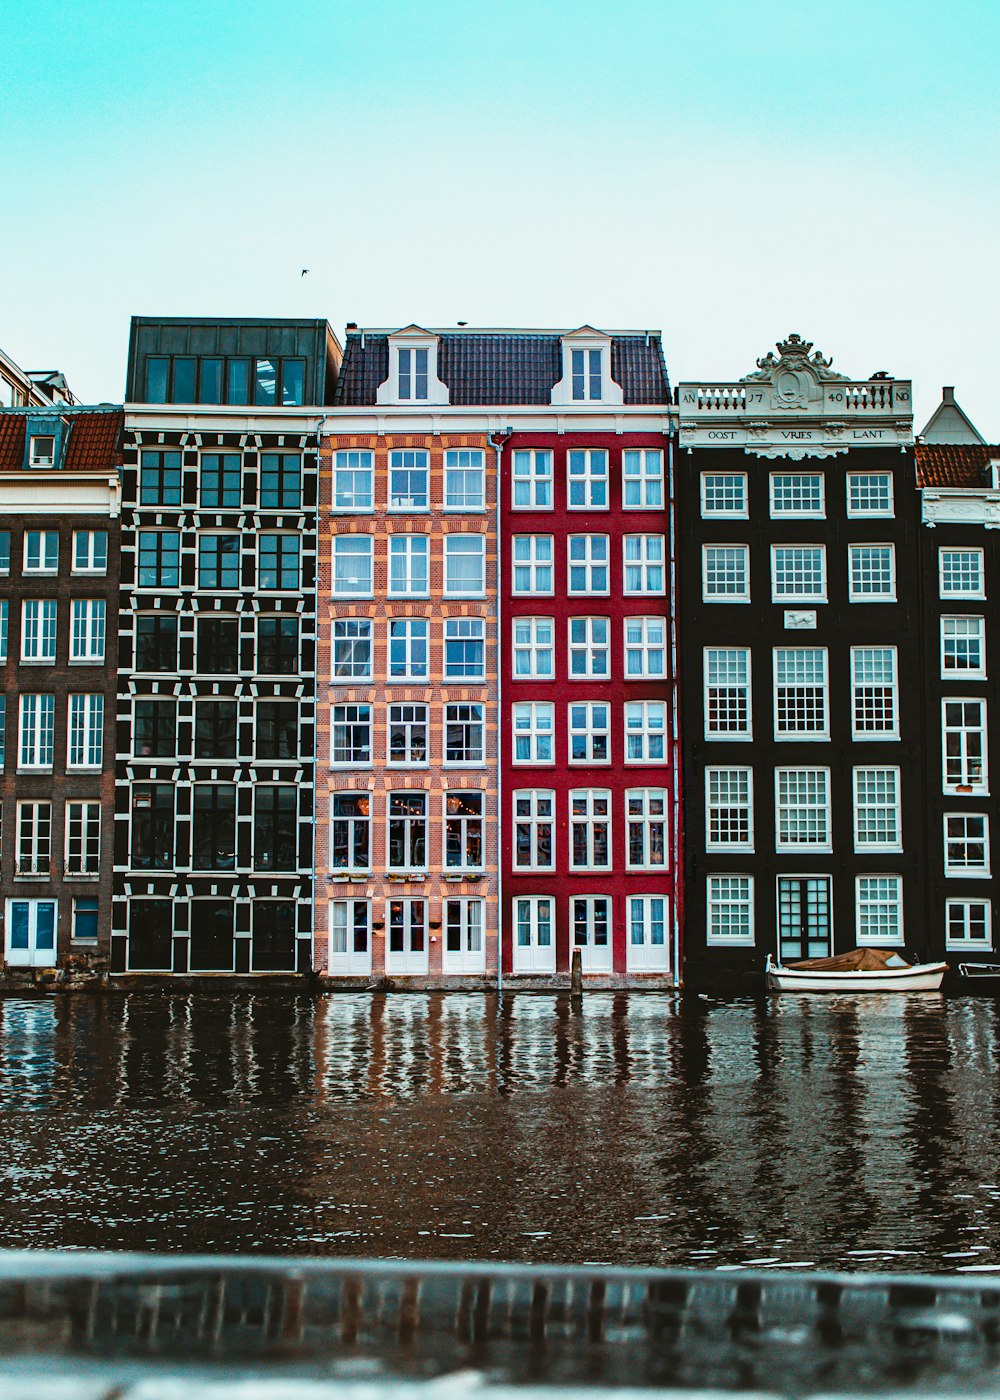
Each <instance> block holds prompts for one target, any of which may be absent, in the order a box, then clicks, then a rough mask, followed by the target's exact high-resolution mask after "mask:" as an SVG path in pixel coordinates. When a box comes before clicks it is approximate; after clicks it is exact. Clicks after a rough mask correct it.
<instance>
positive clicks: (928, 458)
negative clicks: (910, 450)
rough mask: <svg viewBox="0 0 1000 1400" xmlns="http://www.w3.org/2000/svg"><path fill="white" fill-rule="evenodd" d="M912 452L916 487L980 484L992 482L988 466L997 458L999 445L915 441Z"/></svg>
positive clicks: (970, 485)
mask: <svg viewBox="0 0 1000 1400" xmlns="http://www.w3.org/2000/svg"><path fill="white" fill-rule="evenodd" d="M915 454H916V462H917V485H918V486H965V487H977V486H978V487H982V486H988V485H991V484H992V480H991V477H990V472H989V465H990V462H991V461H997V460H998V459H1000V447H990V446H989V445H988V444H986V445H983V444H981V443H978V442H977V443H943V442H941V443H939V442H934V443H931V442H918V443H917V444H916V448H915Z"/></svg>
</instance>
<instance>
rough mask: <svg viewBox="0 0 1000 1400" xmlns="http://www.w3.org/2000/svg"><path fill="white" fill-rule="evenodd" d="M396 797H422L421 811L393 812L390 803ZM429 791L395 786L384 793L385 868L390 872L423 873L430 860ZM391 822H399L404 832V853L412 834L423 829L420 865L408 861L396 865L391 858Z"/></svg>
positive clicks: (411, 845) (408, 846)
mask: <svg viewBox="0 0 1000 1400" xmlns="http://www.w3.org/2000/svg"><path fill="white" fill-rule="evenodd" d="M396 797H403V798H406V799H409V798H412V797H420V798H422V799H423V812H417V811H414V812H393V810H392V803H393V799H394V798H396ZM429 811H430V793H428V792H425V791H423V790H422V789H418V788H395V789H393V790H392V791H391V792H388V793H387V794H386V803H385V868H386V870H388V871H389V872H390V873H391V874H394V875H397V874H399V873H400V872H402V871H406V872H407V873H411V874H419V875H421V876H423V875H425V874H426V872H427V866H428V864H429V860H430V849H429V848H430V820H429ZM393 822H401V823H402V828H403V834H404V843H403V844H404V846H405V851H404V854H406V855H408V854H409V852H410V850H411V849H412V847H413V844H414V840H413V838H414V834H415V833H416V832H417V831H419V830H420V829H421V828H422V829H423V836H424V859H423V864H422V865H411V864H410V863H409V862H408V861H404V862H403V863H402V864H399V865H396V864H394V863H393V860H392V842H391V837H390V833H391V831H392V825H393Z"/></svg>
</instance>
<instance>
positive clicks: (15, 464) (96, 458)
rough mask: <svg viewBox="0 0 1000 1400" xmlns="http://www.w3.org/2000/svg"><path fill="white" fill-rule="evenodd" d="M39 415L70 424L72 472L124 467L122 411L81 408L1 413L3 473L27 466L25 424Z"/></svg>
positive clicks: (69, 468)
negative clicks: (92, 410)
mask: <svg viewBox="0 0 1000 1400" xmlns="http://www.w3.org/2000/svg"><path fill="white" fill-rule="evenodd" d="M39 416H45V417H49V418H52V417H59V418H63V419H65V420H66V422H68V423H69V425H70V430H69V441H68V443H67V446H66V462H65V464H64V468H63V470H65V471H68V472H107V471H117V469H118V468H119V467H120V466H121V461H122V452H121V442H122V429H123V427H124V425H125V415H124V413H121V412H117V413H116V412H107V411H104V412H100V411H99V412H89V413H88V412H87V411H86V410H83V411H82V412H81V411H80V410H78V409H68V410H63V411H62V412H60V411H59V410H51V411H49V410H46V411H45V413H44V414H40V413H39V411H38V410H35V412H33V413H31V412H29V413H23V412H19V411H17V410H13V411H10V412H2V413H0V471H5V472H10V471H20V470H21V467H22V466H23V465H24V434H25V425H26V424H27V422H28V420H29V419H31V418H37V417H39Z"/></svg>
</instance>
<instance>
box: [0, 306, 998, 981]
mask: <svg viewBox="0 0 1000 1400" xmlns="http://www.w3.org/2000/svg"><path fill="white" fill-rule="evenodd" d="M57 381H58V384H61V385H62V387H63V388H64V387H65V386H64V382H63V381H61V380H60V379H59V377H58V376H47V377H46V380H45V386H47V391H48V392H49V393H50V394H51V393H52V392H54V391H53V389H52V385H53V384H56V383H57ZM26 384H29V385H30V382H29V381H26ZM34 392H35V395H36V397H35V399H34V400H32V404H33V406H30V407H23V408H18V409H10V410H6V411H3V412H0V455H2V462H0V515H2V516H3V519H2V520H0V525H2V526H3V527H4V528H2V529H0V621H2V623H3V625H4V644H5V650H4V652H3V653H2V655H3V660H2V661H0V664H3V665H5V666H6V671H5V678H6V685H5V704H6V716H7V722H6V726H5V733H6V736H7V757H6V762H5V765H4V770H3V814H4V815H5V816H6V819H7V822H6V832H5V833H4V838H5V839H4V840H3V841H2V843H0V852H2V856H0V859H2V864H0V879H2V883H3V894H4V899H3V918H4V949H5V959H6V961H7V963H8V964H10V965H12V966H17V965H22V966H24V965H26V966H40V965H41V966H44V965H52V964H53V963H54V962H56V960H57V959H58V960H66V959H67V958H69V959H70V960H71V961H77V962H84V961H88V960H89V961H94V960H96V961H98V962H101V961H103V960H104V959H108V960H109V966H110V970H111V973H112V974H113V975H114V976H115V977H122V978H128V977H133V976H135V977H139V976H149V975H158V976H167V975H169V976H173V977H187V976H195V975H196V976H205V975H216V974H229V975H231V976H232V975H243V976H274V975H276V974H277V975H284V976H289V975H304V974H308V973H310V972H314V973H316V974H317V975H318V976H319V977H320V978H321V979H322V980H323V983H324V984H325V985H331V986H335V985H345V986H349V985H355V986H362V987H363V986H369V985H384V979H389V980H391V982H392V983H394V984H396V985H410V986H421V985H424V986H426V985H430V986H438V987H447V986H482V985H494V984H495V983H496V981H497V980H498V979H502V980H503V981H504V982H505V983H507V982H510V983H516V984H518V985H522V986H529V987H530V986H548V985H552V984H553V982H555V983H557V984H558V983H560V982H562V981H564V980H565V978H566V977H567V975H568V970H569V967H570V962H571V957H572V953H573V951H574V950H575V949H578V950H579V951H580V954H581V961H582V966H583V971H584V973H585V975H587V976H588V978H589V979H590V982H591V985H627V984H632V983H640V984H644V985H671V984H676V983H677V982H679V981H680V980H681V979H682V976H683V978H684V979H686V980H687V981H688V982H689V983H691V984H697V985H709V986H711V985H724V984H732V983H740V982H741V981H745V982H750V983H752V982H754V981H756V980H757V979H759V977H760V972H761V968H762V964H763V958H764V955H765V954H766V953H767V952H768V951H771V952H780V953H781V954H782V956H784V957H786V958H789V959H790V958H793V957H800V956H810V955H817V954H820V953H824V952H827V951H829V950H831V949H834V950H840V949H843V948H845V947H849V946H853V945H854V944H855V943H858V942H860V943H864V942H868V943H872V944H875V945H878V946H906V947H908V948H910V949H912V950H913V951H914V952H917V953H919V954H940V953H942V952H945V951H946V952H947V954H948V956H949V957H951V958H952V960H953V961H955V960H958V957H959V956H962V957H968V958H972V959H974V958H975V957H977V956H979V957H981V958H982V957H988V956H989V955H990V953H991V952H992V946H993V945H992V898H991V894H990V891H991V870H990V861H989V803H988V798H989V789H988V773H989V767H990V763H989V758H990V752H989V751H990V738H989V729H988V716H987V710H988V705H989V691H990V680H989V673H988V670H987V647H988V644H989V643H988V632H989V630H990V627H991V617H990V611H989V608H988V606H987V604H988V602H989V588H990V579H991V578H995V576H996V574H995V570H994V569H992V567H991V566H992V563H993V554H992V550H991V546H990V541H991V540H992V539H993V536H992V534H990V533H989V531H990V530H991V527H992V526H993V524H994V523H995V518H996V517H997V515H998V512H1000V494H998V493H997V485H996V482H995V480H994V477H993V475H992V474H991V473H993V472H994V465H992V464H993V463H994V460H995V458H997V457H1000V452H994V450H993V449H990V448H989V447H988V446H987V445H986V444H985V443H983V441H982V439H981V438H980V437H979V434H978V433H977V432H976V430H975V429H974V428H973V427H972V425H971V424H969V423H968V420H967V419H965V418H964V415H962V414H961V410H960V409H958V407H957V405H956V404H954V402H953V396H952V397H951V398H948V396H947V395H946V401H945V403H944V404H943V405H942V408H941V409H940V410H939V411H938V413H937V414H936V415H935V417H934V419H932V421H931V423H930V424H928V427H927V430H926V433H925V435H924V440H918V441H917V443H916V445H915V444H914V438H913V424H912V406H911V397H910V385H909V384H908V383H907V382H905V381H900V380H895V379H893V378H891V377H890V376H889V375H887V374H875V375H873V376H872V377H870V378H869V379H864V380H852V379H848V378H846V377H845V376H844V375H842V374H841V373H840V372H839V371H838V370H837V369H835V368H834V367H833V365H832V364H831V362H830V361H829V360H827V359H826V358H825V357H824V356H823V355H822V354H820V353H819V352H814V350H813V347H812V345H810V344H808V343H806V342H803V341H802V340H801V339H800V338H799V337H798V336H791V337H789V338H788V340H786V341H782V342H780V343H779V345H778V346H777V354H775V353H773V352H772V353H770V354H768V355H766V356H765V357H764V358H762V359H761V360H759V361H758V362H757V367H756V369H755V370H754V371H752V372H750V373H749V374H747V375H746V376H744V377H743V378H742V379H740V380H738V381H735V382H731V383H713V382H711V381H702V382H698V383H681V384H680V385H679V386H678V388H677V389H676V390H672V389H671V387H670V385H669V383H668V379H667V373H666V367H665V362H664V356H663V350H662V345H661V340H660V336H659V333H658V332H651V331H631V332H607V333H606V332H602V331H598V330H595V329H594V328H592V327H589V326H585V327H582V328H580V329H579V330H576V331H557V330H552V331H527V330H500V331H497V330H472V329H469V328H467V327H457V328H452V329H447V330H428V329H426V328H423V327H419V326H415V325H411V326H407V327H404V328H402V329H362V328H359V327H357V326H354V325H350V326H348V328H347V333H346V336H345V339H344V342H343V344H341V342H340V341H339V340H338V338H337V337H336V336H335V335H334V333H333V331H332V330H331V328H330V326H329V325H328V324H327V323H326V322H325V321H281V322H278V321H237V320H233V321H212V320H205V319H186V320H180V319H169V320H163V319H149V318H136V319H135V320H134V321H133V325H132V336H131V342H130V351H129V364H128V381H127V392H126V400H127V401H126V403H125V405H124V407H123V408H118V409H114V408H108V407H107V406H104V407H102V408H101V409H100V410H94V409H82V408H79V407H77V406H75V405H74V404H73V403H72V402H71V396H69V395H68V391H66V396H65V398H64V400H63V402H62V403H57V404H55V405H53V404H52V403H51V402H46V401H45V400H44V399H42V398H41V392H42V391H41V390H40V389H39V388H38V385H37V384H36V385H35V389H34ZM25 393H27V389H26V390H25ZM949 393H950V391H949ZM22 402H26V400H22ZM46 521H47V522H48V528H46ZM8 525H9V527H10V528H9V529H8V528H6V527H7V526H8ZM53 527H54V528H53ZM7 537H9V544H8V545H7V555H8V558H7V574H6V577H3V575H2V570H3V567H4V561H3V551H4V544H5V539H6V538H7ZM8 641H9V646H7V642H8ZM998 644H1000V643H998ZM993 767H994V771H1000V769H998V768H997V766H996V764H995V763H994V765H993Z"/></svg>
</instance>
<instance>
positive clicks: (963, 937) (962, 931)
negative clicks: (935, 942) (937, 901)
mask: <svg viewBox="0 0 1000 1400" xmlns="http://www.w3.org/2000/svg"><path fill="white" fill-rule="evenodd" d="M944 919H945V947H946V948H956V949H959V950H961V949H964V948H969V949H975V948H983V949H990V948H992V947H993V906H992V905H991V903H990V901H989V900H988V899H946V900H945V902H944Z"/></svg>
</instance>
